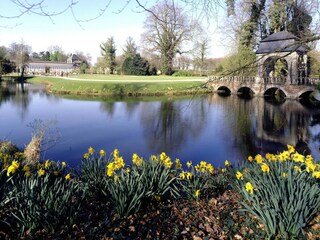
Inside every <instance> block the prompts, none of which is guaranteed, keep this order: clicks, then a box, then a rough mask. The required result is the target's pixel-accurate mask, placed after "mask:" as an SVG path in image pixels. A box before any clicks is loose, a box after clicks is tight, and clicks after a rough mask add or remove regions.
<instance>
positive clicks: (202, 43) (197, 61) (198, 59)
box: [194, 37, 210, 75]
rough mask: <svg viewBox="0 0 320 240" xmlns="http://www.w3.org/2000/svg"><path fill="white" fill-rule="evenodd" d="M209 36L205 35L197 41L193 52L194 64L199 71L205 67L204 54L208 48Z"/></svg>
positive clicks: (205, 54)
mask: <svg viewBox="0 0 320 240" xmlns="http://www.w3.org/2000/svg"><path fill="white" fill-rule="evenodd" d="M209 41H210V40H209V38H207V37H205V38H202V39H200V40H199V41H197V43H196V46H195V54H194V65H195V67H197V68H198V69H199V70H200V71H201V75H202V70H204V69H205V68H206V56H207V54H208V50H209Z"/></svg>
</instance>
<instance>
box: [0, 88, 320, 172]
mask: <svg viewBox="0 0 320 240" xmlns="http://www.w3.org/2000/svg"><path fill="white" fill-rule="evenodd" d="M77 98H78V99H77ZM35 120H38V121H39V120H40V121H42V122H43V124H44V125H46V127H47V128H46V129H47V133H49V134H48V135H47V136H48V137H49V139H47V141H48V144H46V145H45V146H44V149H43V153H42V154H43V156H42V158H43V159H51V160H56V161H67V162H68V163H69V164H71V165H72V166H76V165H77V164H78V163H80V161H81V158H82V155H83V154H84V153H85V152H86V151H87V149H88V147H90V146H91V147H93V148H95V149H96V150H100V149H104V150H105V151H107V153H110V152H111V151H112V150H113V149H114V148H118V149H119V151H120V154H121V155H122V156H123V157H124V159H125V161H127V162H129V161H131V156H132V154H133V153H138V154H139V155H140V156H143V157H144V158H149V157H150V156H151V155H152V154H155V155H157V154H160V153H161V152H163V151H164V152H166V153H167V154H168V155H169V156H170V157H171V158H172V159H175V158H179V159H180V160H181V162H186V161H193V163H198V162H200V161H201V160H204V161H207V162H210V163H212V164H213V165H214V166H216V167H219V166H223V163H224V161H225V160H227V159H228V160H229V161H231V162H233V163H237V162H241V161H243V159H245V158H246V157H247V156H248V155H253V154H257V153H266V152H271V153H275V152H278V151H282V150H284V149H285V148H286V145H287V144H291V145H293V146H296V147H297V148H298V149H299V150H300V151H305V152H306V153H311V154H312V155H313V156H314V157H315V158H316V159H320V151H319V147H320V109H317V108H315V107H310V106H308V105H306V104H302V103H300V102H298V101H290V100H286V101H284V102H282V103H273V102H272V101H268V100H266V99H264V98H258V97H255V98H252V99H242V98H239V97H238V96H228V97H221V96H219V95H218V94H213V95H206V96H189V97H184V98H181V97H179V98H177V97H163V98H143V99H138V98H129V99H122V100H121V99H119V100H116V99H112V98H106V99H101V98H100V99H99V98H80V97H75V98H73V99H72V98H71V97H69V98H64V97H58V96H53V95H49V94H47V93H45V92H44V91H43V90H42V88H40V87H38V86H34V85H28V86H24V89H22V88H21V86H20V85H11V86H2V87H1V89H0V140H3V139H7V140H10V141H12V142H14V143H16V144H17V145H18V146H19V147H21V148H23V147H24V146H25V145H27V144H28V142H29V141H30V139H31V135H32V130H33V129H32V127H30V125H32V123H35ZM57 136H60V137H59V139H58V140H57ZM46 148H48V149H46Z"/></svg>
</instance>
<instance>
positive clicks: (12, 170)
mask: <svg viewBox="0 0 320 240" xmlns="http://www.w3.org/2000/svg"><path fill="white" fill-rule="evenodd" d="M19 167H20V163H19V162H18V161H12V163H11V165H10V166H9V167H8V169H7V176H8V177H9V176H10V173H12V174H14V173H15V172H16V171H17V170H18V168H19Z"/></svg>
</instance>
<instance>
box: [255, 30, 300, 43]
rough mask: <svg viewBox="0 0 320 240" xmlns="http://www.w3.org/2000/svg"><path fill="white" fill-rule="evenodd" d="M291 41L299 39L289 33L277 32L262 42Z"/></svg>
mask: <svg viewBox="0 0 320 240" xmlns="http://www.w3.org/2000/svg"><path fill="white" fill-rule="evenodd" d="M289 39H297V37H296V36H295V35H293V34H292V33H289V32H287V31H281V32H276V33H273V34H271V35H270V36H268V37H266V38H264V39H263V40H261V42H272V41H281V40H289Z"/></svg>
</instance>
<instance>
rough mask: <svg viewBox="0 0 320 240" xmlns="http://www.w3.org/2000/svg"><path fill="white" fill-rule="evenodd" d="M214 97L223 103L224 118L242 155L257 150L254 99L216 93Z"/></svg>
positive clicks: (218, 102) (216, 100)
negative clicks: (223, 96)
mask: <svg viewBox="0 0 320 240" xmlns="http://www.w3.org/2000/svg"><path fill="white" fill-rule="evenodd" d="M214 98H215V99H212V100H213V101H214V102H216V103H217V104H221V105H222V106H223V109H224V111H225V112H224V113H225V114H224V118H225V121H226V123H228V124H229V126H230V131H231V132H232V133H233V136H234V137H233V145H235V146H237V148H238V150H239V151H240V152H241V154H242V156H248V155H249V154H252V152H254V151H255V150H256V145H255V138H254V131H255V129H254V124H253V122H252V109H254V106H255V103H254V101H253V99H245V98H239V97H233V96H231V97H228V98H221V97H220V96H217V95H215V96H214Z"/></svg>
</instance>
